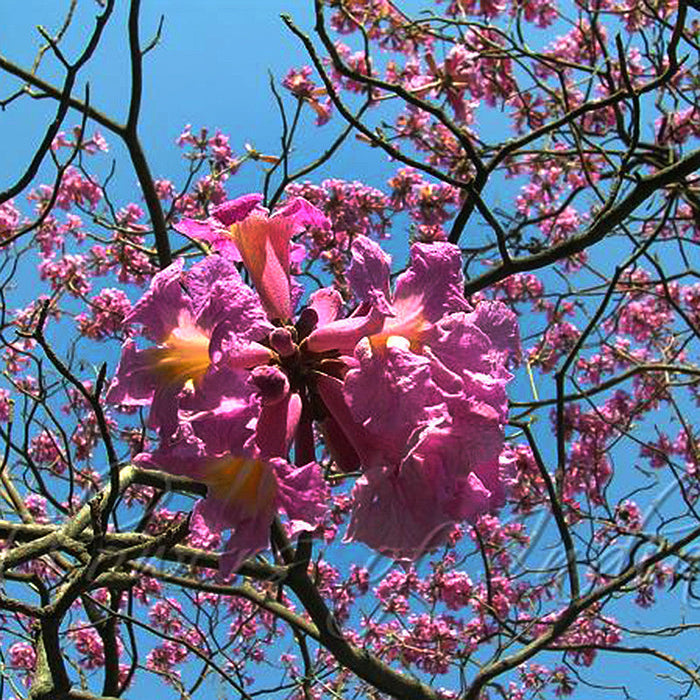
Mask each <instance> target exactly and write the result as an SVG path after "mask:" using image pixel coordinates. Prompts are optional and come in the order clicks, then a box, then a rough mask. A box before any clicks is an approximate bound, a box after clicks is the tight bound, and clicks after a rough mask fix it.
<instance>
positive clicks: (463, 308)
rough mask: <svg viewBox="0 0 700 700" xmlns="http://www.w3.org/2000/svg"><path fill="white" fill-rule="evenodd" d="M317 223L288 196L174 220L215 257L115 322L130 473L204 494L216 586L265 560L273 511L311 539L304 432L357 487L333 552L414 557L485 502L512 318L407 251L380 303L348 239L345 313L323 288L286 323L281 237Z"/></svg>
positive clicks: (373, 268) (420, 248) (375, 252)
mask: <svg viewBox="0 0 700 700" xmlns="http://www.w3.org/2000/svg"><path fill="white" fill-rule="evenodd" d="M323 220H324V217H323V215H322V214H321V213H320V212H319V211H318V210H317V209H315V207H313V206H312V205H310V204H309V203H308V202H306V201H305V200H302V199H300V198H296V199H293V200H290V201H289V202H288V203H287V204H286V205H284V206H283V207H281V208H280V209H278V210H277V211H276V212H274V213H273V214H271V215H269V214H268V213H267V212H266V211H265V210H264V209H262V207H260V197H259V196H257V195H247V196H245V197H241V198H239V199H237V200H232V201H231V202H226V203H225V204H223V205H221V206H220V207H218V208H217V209H216V210H215V212H214V214H213V217H212V219H211V220H209V221H207V222H194V221H193V220H186V221H185V222H184V223H183V224H182V225H181V229H182V230H186V231H187V233H188V235H190V236H192V237H194V238H197V239H200V240H205V241H206V242H207V243H209V244H210V245H211V246H212V248H214V249H215V250H218V251H219V252H220V255H214V256H210V257H208V258H206V259H205V260H204V261H202V262H200V263H197V264H196V265H195V266H193V267H192V268H191V269H190V270H189V271H188V272H184V271H183V267H182V264H181V263H179V264H178V263H176V264H174V265H172V266H171V267H170V268H168V269H167V270H164V271H163V272H161V273H159V274H158V275H156V277H155V278H154V280H153V283H152V285H151V289H150V290H149V291H148V292H147V293H146V295H145V296H144V298H143V299H142V300H141V301H140V302H138V303H137V304H136V305H135V307H134V309H133V311H132V312H131V314H130V315H129V317H128V318H127V321H129V322H131V323H140V324H141V325H142V327H143V332H144V335H146V336H147V337H148V338H149V339H150V340H151V341H153V342H155V343H156V345H155V347H146V348H144V349H139V348H138V347H137V345H136V341H134V340H131V341H129V342H127V344H126V345H125V348H124V353H123V357H122V361H121V363H120V367H119V369H118V371H117V376H116V378H115V381H114V383H113V385H112V387H111V389H110V394H109V398H110V399H111V400H113V401H117V402H121V403H127V404H132V405H134V404H135V405H148V404H150V406H151V415H150V422H151V425H152V426H153V427H158V428H159V432H160V437H161V444H160V446H159V447H158V449H157V450H156V451H155V452H153V453H151V454H148V455H142V456H140V457H138V458H137V461H138V462H139V463H142V464H144V465H147V466H152V467H158V468H161V469H165V470H167V471H170V472H173V473H177V474H183V475H187V476H190V477H192V478H195V479H197V480H199V481H202V482H204V483H205V484H207V486H208V496H207V498H206V499H205V500H204V501H202V502H200V504H198V506H197V511H198V512H199V513H200V514H201V515H202V517H203V518H204V520H205V522H206V524H207V525H208V526H209V527H210V528H211V529H213V530H216V531H220V530H222V529H231V530H232V532H233V534H232V537H231V539H230V540H229V543H228V545H227V549H226V551H227V554H226V556H225V559H224V562H223V564H222V568H223V570H224V571H229V570H231V569H232V568H235V567H237V566H238V565H239V564H240V562H241V561H242V559H243V558H245V557H246V556H249V555H251V554H253V553H255V552H257V551H259V550H260V549H262V548H263V547H264V546H265V545H266V543H267V537H268V531H269V525H270V522H271V520H272V517H273V516H274V514H275V513H276V512H277V511H278V510H280V509H281V510H283V511H285V512H286V513H287V516H288V518H289V519H290V521H291V522H292V528H293V529H297V530H298V529H313V528H314V527H315V526H316V525H317V524H318V523H319V521H320V518H321V517H322V515H323V512H324V507H323V505H322V504H323V502H324V500H325V496H324V493H325V486H324V483H323V480H322V479H321V477H320V472H319V470H318V467H317V465H316V464H315V451H316V445H315V437H314V429H313V424H314V423H317V425H318V426H319V427H320V428H321V431H322V433H323V435H324V439H325V443H326V446H327V448H328V449H329V450H330V452H331V455H332V456H333V458H334V460H335V464H336V468H337V469H338V470H339V471H343V472H352V471H360V472H361V476H360V477H359V479H358V480H357V483H356V485H355V488H354V490H353V501H354V508H353V512H352V517H351V522H350V526H349V530H348V533H347V539H350V540H358V541H362V542H365V543H366V544H368V545H369V546H371V547H373V548H374V549H376V550H378V551H380V552H382V553H386V554H388V555H390V556H393V557H395V558H399V559H414V558H416V557H417V556H419V555H420V554H421V553H422V552H424V551H425V550H426V549H429V548H432V547H434V546H437V545H439V544H441V543H442V542H444V541H445V540H446V538H447V536H448V535H449V533H450V530H451V529H452V528H453V526H454V524H455V523H458V522H461V521H463V520H470V521H474V520H475V519H476V518H477V517H478V516H479V515H481V514H483V513H485V512H488V511H491V510H493V509H495V508H497V507H499V506H500V505H502V503H503V499H504V477H503V474H502V469H501V466H500V461H499V457H500V453H501V448H502V444H503V424H504V421H505V417H506V396H505V388H504V387H505V384H506V382H507V381H508V380H509V379H510V376H511V375H510V374H509V372H508V370H507V369H506V363H507V361H508V358H509V356H512V355H517V354H518V352H519V346H518V334H517V328H516V325H515V319H514V315H513V314H512V313H511V312H510V311H508V310H507V309H506V307H505V306H504V305H502V304H500V303H481V304H480V305H478V306H477V307H476V308H472V307H471V305H470V304H469V303H468V302H467V300H466V299H465V298H464V295H463V291H462V290H463V279H462V274H461V256H460V253H459V250H458V248H456V247H455V246H453V245H450V244H447V243H435V244H415V245H414V246H413V248H412V251H411V262H410V264H409V267H408V269H407V270H406V271H405V272H404V273H403V274H402V275H400V276H399V278H398V279H397V282H396V285H395V289H394V291H393V292H392V291H391V288H390V280H389V273H390V265H391V260H390V258H389V257H388V256H387V255H386V254H385V253H383V252H382V250H381V249H380V248H379V246H378V245H377V244H376V243H373V242H371V241H370V240H369V239H368V238H366V237H364V236H361V237H359V238H358V239H357V240H356V241H355V242H354V243H353V246H352V255H353V262H352V265H351V266H350V268H349V270H348V273H347V279H348V281H349V283H350V286H351V289H352V291H353V292H354V295H355V297H356V298H357V300H358V302H359V303H358V305H357V306H356V308H355V309H354V310H353V311H352V312H351V313H350V314H345V313H344V310H343V302H342V299H341V297H340V294H339V293H338V292H337V291H336V290H334V289H331V288H325V289H320V290H318V291H316V292H315V293H313V294H312V295H311V296H310V297H309V298H308V301H307V305H306V306H305V308H303V309H302V310H301V312H300V313H299V314H298V315H297V317H296V319H295V318H294V313H293V312H294V306H295V300H294V296H295V295H294V284H293V282H292V279H291V266H290V248H291V246H292V236H293V235H294V234H295V233H297V232H299V231H301V230H303V229H304V228H305V227H307V226H318V225H320V223H321V222H322V221H323ZM234 253H235V254H234ZM231 257H233V258H234V259H236V258H237V259H240V260H241V261H242V262H243V264H244V265H245V267H246V269H247V271H248V273H249V275H250V278H251V280H252V282H253V284H254V286H255V289H256V291H257V294H255V293H253V291H252V290H251V289H250V288H249V287H247V286H246V285H245V284H244V283H243V281H242V279H241V278H240V275H238V272H237V270H236V268H235V266H234V265H233V264H232V263H231V262H229V260H230V259H231ZM292 448H293V458H294V462H295V463H296V466H295V467H293V466H292V465H291V464H290V463H289V462H288V460H289V459H290V455H291V454H292V453H291V450H292Z"/></svg>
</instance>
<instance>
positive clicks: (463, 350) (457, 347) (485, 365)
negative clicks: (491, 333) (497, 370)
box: [431, 313, 493, 373]
mask: <svg viewBox="0 0 700 700" xmlns="http://www.w3.org/2000/svg"><path fill="white" fill-rule="evenodd" d="M435 328H436V330H437V333H436V338H435V340H434V341H433V343H432V344H431V350H432V351H433V352H434V353H435V355H436V356H437V357H438V359H440V360H441V361H442V362H443V363H444V364H445V366H446V367H448V368H450V369H451V370H453V371H456V372H458V373H459V372H461V371H462V370H463V369H467V370H470V371H472V372H490V371H491V368H492V366H493V363H492V362H490V361H489V359H488V354H489V352H490V351H491V347H492V346H491V341H490V340H489V337H488V336H487V335H486V333H484V332H483V331H482V330H481V329H480V328H478V327H477V326H476V325H474V323H473V322H472V321H471V319H470V314H465V313H456V314H450V315H449V316H445V317H444V318H441V319H440V320H439V321H438V323H437V324H436V326H435Z"/></svg>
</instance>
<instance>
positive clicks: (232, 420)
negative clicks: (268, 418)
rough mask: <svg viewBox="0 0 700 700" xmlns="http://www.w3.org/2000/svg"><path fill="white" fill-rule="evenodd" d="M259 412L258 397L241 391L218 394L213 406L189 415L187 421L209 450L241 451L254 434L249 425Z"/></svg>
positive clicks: (218, 451) (216, 452)
mask: <svg viewBox="0 0 700 700" xmlns="http://www.w3.org/2000/svg"><path fill="white" fill-rule="evenodd" d="M258 412H259V407H258V403H257V400H256V399H255V398H254V397H253V396H252V395H251V394H250V393H248V394H245V393H242V394H241V395H239V396H229V397H225V398H221V400H220V403H219V404H218V405H217V406H216V407H215V408H212V409H210V410H207V411H199V412H197V413H192V414H190V415H188V416H187V422H188V423H189V424H190V425H191V426H192V429H193V431H194V433H195V435H196V436H197V437H198V438H200V439H201V440H202V441H203V442H204V444H206V446H207V450H208V451H209V452H211V453H214V454H221V453H223V452H231V453H233V454H240V453H242V452H243V451H244V448H245V445H246V444H247V442H248V441H249V440H250V438H251V437H252V435H253V430H252V428H250V427H249V425H250V422H251V421H252V420H253V419H255V417H256V416H257V415H258Z"/></svg>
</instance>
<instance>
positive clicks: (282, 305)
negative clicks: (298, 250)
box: [176, 194, 328, 321]
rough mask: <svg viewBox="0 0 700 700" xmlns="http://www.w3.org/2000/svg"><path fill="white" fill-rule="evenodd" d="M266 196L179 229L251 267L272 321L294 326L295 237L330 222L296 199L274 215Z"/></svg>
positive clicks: (217, 211) (253, 196)
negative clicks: (267, 206) (292, 265)
mask: <svg viewBox="0 0 700 700" xmlns="http://www.w3.org/2000/svg"><path fill="white" fill-rule="evenodd" d="M261 202H262V196H261V195H257V194H249V195H245V196H243V197H239V198H238V199H234V200H231V201H228V202H225V203H224V204H221V205H220V206H218V207H216V208H215V209H214V210H213V212H212V215H211V217H210V218H209V219H207V220H206V221H204V222H201V221H196V220H194V219H183V220H182V221H181V222H180V224H178V226H176V228H177V229H178V230H179V231H180V232H182V233H184V234H186V235H188V236H190V237H191V238H196V239H198V240H203V241H206V242H208V243H209V244H211V246H212V248H213V250H216V251H221V252H225V253H227V254H228V255H230V256H231V257H232V258H233V259H235V260H242V261H243V264H244V265H245V266H246V269H247V270H248V273H249V274H250V277H251V280H252V281H253V284H254V285H255V289H256V290H257V292H258V294H259V295H260V301H261V303H262V305H263V307H264V308H265V311H267V313H268V316H269V317H270V318H271V319H282V320H286V321H288V320H290V319H291V317H292V310H293V309H292V294H291V288H290V277H289V272H290V259H291V257H290V254H291V240H292V236H293V235H295V234H296V233H298V232H299V231H300V230H301V229H303V228H305V227H307V226H319V227H323V226H327V225H328V219H327V218H326V217H325V216H324V215H323V214H322V213H321V212H320V211H319V210H318V209H317V208H316V207H314V206H313V205H311V204H309V203H308V202H307V201H306V200H305V199H303V198H301V197H296V198H294V199H291V200H290V201H289V202H287V203H286V204H285V205H284V206H282V207H280V208H278V209H277V210H276V211H275V212H274V213H273V214H272V215H268V212H267V210H266V209H265V208H264V207H262V205H261Z"/></svg>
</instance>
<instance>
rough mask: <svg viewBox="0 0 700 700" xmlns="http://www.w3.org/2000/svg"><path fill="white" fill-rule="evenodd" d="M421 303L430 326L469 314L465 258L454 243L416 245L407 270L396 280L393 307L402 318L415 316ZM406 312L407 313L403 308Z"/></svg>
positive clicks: (412, 248)
mask: <svg viewBox="0 0 700 700" xmlns="http://www.w3.org/2000/svg"><path fill="white" fill-rule="evenodd" d="M417 300H419V303H420V308H421V310H422V315H423V317H424V318H425V320H426V321H427V322H429V323H435V322H436V321H437V320H439V319H440V318H441V317H442V316H444V315H445V314H448V313H452V312H455V311H470V310H471V307H470V306H469V303H468V302H467V300H466V299H465V298H464V277H463V275H462V256H461V253H460V250H459V248H458V247H457V246H455V245H452V244H451V243H414V244H413V245H412V246H411V260H410V263H409V266H408V269H407V270H406V272H404V273H403V274H401V275H399V277H398V279H397V280H396V291H395V293H394V307H395V308H396V312H397V315H398V316H399V317H401V316H403V315H407V313H412V312H413V310H414V308H415V307H416V303H417ZM404 308H405V309H406V312H404V311H403V309H404Z"/></svg>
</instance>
